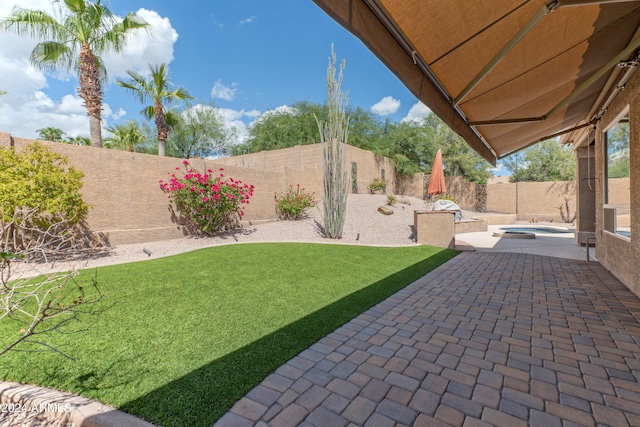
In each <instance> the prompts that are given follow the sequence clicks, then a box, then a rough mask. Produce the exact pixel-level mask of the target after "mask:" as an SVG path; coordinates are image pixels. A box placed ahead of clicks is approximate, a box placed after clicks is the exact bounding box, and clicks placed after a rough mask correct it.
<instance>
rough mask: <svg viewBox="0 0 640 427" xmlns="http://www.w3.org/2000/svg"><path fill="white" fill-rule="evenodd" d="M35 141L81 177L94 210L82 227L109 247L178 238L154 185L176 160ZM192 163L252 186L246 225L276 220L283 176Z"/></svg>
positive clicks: (4, 139)
mask: <svg viewBox="0 0 640 427" xmlns="http://www.w3.org/2000/svg"><path fill="white" fill-rule="evenodd" d="M13 140H14V143H15V147H16V149H17V150H21V149H22V148H23V147H25V146H26V145H28V144H29V143H31V142H33V140H30V139H23V138H13ZM40 142H41V143H42V144H43V145H46V146H48V147H50V148H52V149H53V150H54V151H56V152H58V153H60V154H63V155H65V156H67V157H68V158H69V161H70V164H71V165H72V166H74V167H75V168H76V169H78V170H80V171H82V172H83V173H84V175H85V176H84V180H83V181H84V186H83V188H82V194H83V197H84V200H85V201H86V202H87V203H89V204H91V205H93V208H92V209H91V211H90V212H89V216H88V218H87V222H88V224H89V227H90V228H91V230H92V231H95V232H101V233H106V234H107V236H108V238H109V242H110V243H111V244H112V245H114V244H121V243H139V242H146V241H154V240H163V239H171V238H178V237H182V236H183V233H182V231H181V230H180V229H179V228H178V227H177V225H176V224H175V223H173V222H172V220H171V216H170V213H169V210H168V207H169V203H168V200H167V196H166V195H165V194H164V193H163V192H162V191H161V190H160V187H159V185H158V181H159V180H160V179H166V178H167V176H168V175H167V173H168V172H173V171H175V168H176V167H182V161H181V160H180V159H176V158H168V157H158V156H155V155H149V154H140V153H129V152H126V151H116V150H107V149H100V148H93V147H81V146H76V145H68V144H60V143H54V142H44V141H40ZM10 143H11V135H9V134H7V133H0V147H6V146H9V145H10ZM192 164H193V165H194V166H195V167H196V168H197V169H199V170H201V171H202V170H206V169H208V168H211V169H216V168H219V167H224V168H225V172H224V173H225V174H226V176H230V177H233V178H235V179H240V180H242V181H243V182H245V183H248V184H254V185H255V193H254V196H253V198H252V199H251V201H250V204H249V205H248V206H247V208H246V216H245V219H246V220H247V221H264V220H273V219H275V218H276V216H275V208H274V204H273V192H274V191H284V189H285V174H284V172H278V171H267V170H262V169H255V168H243V167H237V166H232V165H219V164H217V163H216V162H212V161H204V160H194V161H192Z"/></svg>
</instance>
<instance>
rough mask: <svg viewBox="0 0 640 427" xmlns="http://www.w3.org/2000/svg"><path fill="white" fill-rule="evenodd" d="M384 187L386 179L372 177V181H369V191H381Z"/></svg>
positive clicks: (385, 186)
mask: <svg viewBox="0 0 640 427" xmlns="http://www.w3.org/2000/svg"><path fill="white" fill-rule="evenodd" d="M385 188H387V180H386V179H382V178H378V177H376V178H373V181H371V184H369V191H371V193H372V194H373V193H375V192H376V191H382V190H384V189H385Z"/></svg>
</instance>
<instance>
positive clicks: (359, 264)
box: [0, 243, 457, 427]
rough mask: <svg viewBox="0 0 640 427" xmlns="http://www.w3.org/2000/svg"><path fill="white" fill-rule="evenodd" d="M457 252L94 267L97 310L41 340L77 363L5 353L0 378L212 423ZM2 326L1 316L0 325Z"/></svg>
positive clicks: (322, 248) (229, 255) (231, 256)
mask: <svg viewBox="0 0 640 427" xmlns="http://www.w3.org/2000/svg"><path fill="white" fill-rule="evenodd" d="M456 254H457V252H455V251H452V250H443V249H439V248H433V247H428V246H412V247H402V248H388V247H387V248H384V247H364V246H345V245H326V244H304V243H299V244H295V243H261V244H243V245H230V246H221V247H214V248H208V249H202V250H198V251H194V252H190V253H186V254H182V255H177V256H173V257H168V258H161V259H156V260H149V261H144V262H137V263H130V264H122V265H116V266H109V267H102V268H99V269H98V270H97V280H98V283H99V287H100V290H101V291H102V292H103V293H104V298H103V300H102V301H101V302H100V303H99V304H100V306H101V307H104V308H107V309H106V311H104V312H103V313H102V314H99V315H96V316H85V317H84V318H83V323H82V325H80V326H81V327H82V328H87V331H86V332H83V333H81V334H73V335H61V334H54V335H49V336H48V337H47V342H48V343H50V344H53V345H55V346H56V347H59V348H60V349H61V350H63V351H64V352H65V353H67V354H69V355H71V356H73V357H74V358H75V359H76V360H75V361H70V360H67V359H65V358H63V357H61V356H60V355H58V354H55V353H53V352H40V353H25V352H10V353H8V354H7V355H5V356H3V357H1V358H0V378H2V379H4V380H9V381H17V382H21V383H27V384H38V385H42V386H45V387H50V388H56V389H61V390H65V391H69V392H73V393H77V394H80V395H83V396H86V397H89V398H91V399H96V400H99V401H101V402H104V403H106V404H109V405H112V406H115V407H117V408H119V409H122V410H124V411H126V412H130V413H132V414H134V415H137V416H139V417H141V418H144V419H147V420H149V421H151V422H152V423H154V424H158V425H162V426H185V427H186V426H210V425H212V424H213V422H214V421H215V420H216V419H218V418H219V417H221V416H222V415H223V414H224V413H225V412H226V411H227V410H228V409H229V408H230V407H231V406H232V405H233V403H235V402H236V401H237V400H238V399H240V398H241V397H242V396H243V395H244V394H246V393H247V392H248V391H249V390H251V388H252V387H254V386H255V385H257V384H258V383H259V382H260V381H261V380H262V379H263V378H264V377H266V376H267V375H268V374H270V373H271V372H273V371H274V370H275V369H276V368H277V367H279V366H280V365H282V364H283V363H285V362H286V361H287V360H289V359H290V358H292V357H293V356H295V355H296V354H298V353H299V352H300V351H302V350H304V349H305V348H307V347H309V346H310V345H311V344H313V343H314V342H316V341H317V340H319V339H320V338H322V337H323V336H325V335H327V334H329V333H330V332H331V331H333V330H334V329H336V328H337V327H339V326H340V325H343V324H344V323H346V322H347V321H348V320H350V319H352V318H353V317H355V316H357V315H358V314H359V313H361V312H363V311H365V310H366V309H368V308H369V307H371V306H373V305H375V304H376V303H378V302H380V301H382V300H383V299H385V298H386V297H388V296H389V295H391V294H393V293H395V292H397V291H398V290H400V289H402V288H403V287H405V286H407V285H408V284H409V283H411V282H413V281H414V280H416V279H418V278H419V277H421V276H422V275H424V274H425V273H427V272H428V271H430V270H432V269H433V268H435V267H437V266H438V265H440V264H442V263H443V262H445V261H447V260H449V259H450V258H452V257H453V256H455V255H456ZM93 272H94V270H88V271H85V272H82V274H81V275H80V279H79V280H87V281H89V280H90V279H91V277H92V275H93ZM11 326H12V327H14V326H15V325H11ZM10 332H12V331H10V330H7V324H6V322H5V323H3V324H1V325H0V334H8V333H10Z"/></svg>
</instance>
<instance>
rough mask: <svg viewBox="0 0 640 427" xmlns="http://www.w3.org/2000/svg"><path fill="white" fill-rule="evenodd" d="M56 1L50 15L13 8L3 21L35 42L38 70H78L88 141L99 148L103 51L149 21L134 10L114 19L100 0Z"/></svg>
mask: <svg viewBox="0 0 640 427" xmlns="http://www.w3.org/2000/svg"><path fill="white" fill-rule="evenodd" d="M54 3H55V4H56V6H57V9H56V13H54V14H53V15H50V14H49V13H47V12H46V11H42V10H31V9H24V8H21V7H15V8H14V9H13V11H12V13H11V15H10V16H9V17H7V18H5V19H4V20H3V21H2V23H1V26H2V28H4V29H5V30H8V31H12V32H14V33H16V34H18V35H20V36H28V37H31V38H33V39H35V40H36V41H38V44H37V45H36V46H35V48H34V49H33V51H32V52H31V63H32V64H33V65H34V66H35V67H36V68H37V69H40V70H43V71H52V70H62V71H74V72H77V74H78V78H79V80H80V85H79V88H78V95H79V96H80V98H82V100H83V101H84V106H85V108H86V109H87V114H88V115H89V129H90V134H91V145H92V146H94V147H102V128H101V122H102V96H103V94H102V84H103V83H104V82H105V81H106V80H107V72H106V69H105V67H104V63H103V61H102V55H104V54H106V53H109V52H121V51H122V49H123V48H124V46H125V42H126V41H127V34H128V33H130V32H131V31H133V30H136V29H139V28H145V27H147V26H148V24H147V23H146V22H145V21H144V20H143V19H142V18H140V17H139V16H137V15H135V14H133V13H129V14H128V15H127V16H126V17H125V18H124V19H123V20H118V19H117V18H116V17H115V16H114V15H113V14H112V13H111V11H110V10H109V8H108V7H107V6H106V5H105V4H104V3H103V2H102V1H101V0H95V2H92V1H90V0H64V1H55V2H54Z"/></svg>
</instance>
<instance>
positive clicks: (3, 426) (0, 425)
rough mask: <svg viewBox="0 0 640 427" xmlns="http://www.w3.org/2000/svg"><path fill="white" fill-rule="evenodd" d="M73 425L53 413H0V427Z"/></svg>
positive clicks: (59, 426)
mask: <svg viewBox="0 0 640 427" xmlns="http://www.w3.org/2000/svg"><path fill="white" fill-rule="evenodd" d="M18 426H21V427H74V424H72V423H67V422H66V421H65V420H63V419H61V418H58V417H56V416H55V415H46V414H44V413H39V412H4V413H0V427H18Z"/></svg>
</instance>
